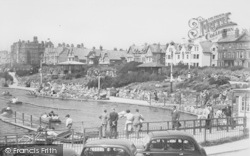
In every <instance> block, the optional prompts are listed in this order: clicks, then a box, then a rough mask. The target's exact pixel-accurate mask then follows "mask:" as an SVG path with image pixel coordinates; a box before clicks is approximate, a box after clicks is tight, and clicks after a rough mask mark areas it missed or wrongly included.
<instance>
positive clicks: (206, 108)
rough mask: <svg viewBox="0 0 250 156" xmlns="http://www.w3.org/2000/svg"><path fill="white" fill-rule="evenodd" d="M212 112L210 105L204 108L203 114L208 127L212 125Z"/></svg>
mask: <svg viewBox="0 0 250 156" xmlns="http://www.w3.org/2000/svg"><path fill="white" fill-rule="evenodd" d="M210 113H211V111H210V109H209V106H208V105H207V106H206V107H205V109H204V110H203V115H204V116H205V119H206V127H207V128H209V127H210V121H211V119H210V116H211V115H210Z"/></svg>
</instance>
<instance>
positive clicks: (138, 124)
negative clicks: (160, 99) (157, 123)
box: [133, 109, 144, 139]
mask: <svg viewBox="0 0 250 156" xmlns="http://www.w3.org/2000/svg"><path fill="white" fill-rule="evenodd" d="M143 120H144V118H143V116H142V115H141V114H140V113H139V109H136V110H135V114H134V122H133V125H134V128H135V132H136V137H137V139H138V138H139V131H140V130H141V127H142V121H143Z"/></svg>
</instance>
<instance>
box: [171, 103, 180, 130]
mask: <svg viewBox="0 0 250 156" xmlns="http://www.w3.org/2000/svg"><path fill="white" fill-rule="evenodd" d="M171 116H172V128H173V129H175V130H176V129H178V128H179V118H180V113H179V111H178V110H177V109H176V106H174V107H173V110H172V112H171Z"/></svg>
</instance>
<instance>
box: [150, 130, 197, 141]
mask: <svg viewBox="0 0 250 156" xmlns="http://www.w3.org/2000/svg"><path fill="white" fill-rule="evenodd" d="M148 135H149V137H150V138H159V137H169V136H180V137H190V138H192V139H194V137H193V136H192V135H190V134H188V133H186V132H182V131H176V130H168V131H155V132H150V133H149V134H148Z"/></svg>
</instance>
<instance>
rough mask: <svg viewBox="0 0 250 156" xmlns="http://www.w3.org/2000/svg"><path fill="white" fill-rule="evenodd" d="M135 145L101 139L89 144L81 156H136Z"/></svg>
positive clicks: (128, 142)
mask: <svg viewBox="0 0 250 156" xmlns="http://www.w3.org/2000/svg"><path fill="white" fill-rule="evenodd" d="M136 154H137V150H136V147H135V145H134V144H133V143H132V142H130V141H128V140H122V139H101V140H94V141H90V142H88V143H87V144H86V145H85V146H84V147H83V150H82V152H81V156H105V155H108V156H135V155H136Z"/></svg>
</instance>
